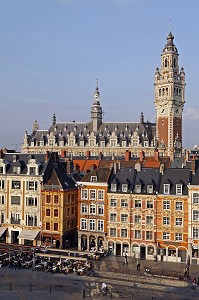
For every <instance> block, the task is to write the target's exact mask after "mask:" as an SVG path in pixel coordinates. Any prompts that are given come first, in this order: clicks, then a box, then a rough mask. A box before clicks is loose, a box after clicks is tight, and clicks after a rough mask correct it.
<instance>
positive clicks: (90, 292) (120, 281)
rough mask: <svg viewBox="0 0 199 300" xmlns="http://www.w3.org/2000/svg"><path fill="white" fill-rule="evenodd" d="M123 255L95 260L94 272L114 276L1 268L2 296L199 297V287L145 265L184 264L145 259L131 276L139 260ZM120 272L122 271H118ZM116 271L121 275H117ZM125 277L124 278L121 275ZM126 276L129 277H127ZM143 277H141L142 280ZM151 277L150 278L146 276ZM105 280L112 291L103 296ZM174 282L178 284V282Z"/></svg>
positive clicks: (20, 299) (194, 269)
mask: <svg viewBox="0 0 199 300" xmlns="http://www.w3.org/2000/svg"><path fill="white" fill-rule="evenodd" d="M123 263H124V259H123V257H114V256H108V257H104V258H102V259H101V260H99V261H94V273H95V272H96V274H97V272H99V273H100V274H104V275H106V274H107V273H109V274H111V277H112V278H111V277H109V278H106V277H103V276H102V277H94V276H77V275H75V274H68V275H64V274H49V273H45V272H41V271H33V270H32V269H19V270H18V269H17V270H16V271H15V269H14V268H8V267H2V268H1V269H0V299H6V300H7V299H8V300H26V299H28V300H29V299H30V300H40V299H42V300H55V299H60V300H62V299H63V300H64V299H68V300H72V299H74V300H76V299H77V300H79V299H84V298H85V299H94V300H95V299H96V300H98V299H104V300H107V299H127V300H152V299H153V300H158V299H165V300H167V299H176V300H191V299H199V287H197V288H196V290H192V289H191V287H190V286H189V285H188V286H187V285H185V283H184V282H182V281H179V280H171V279H170V281H169V282H164V279H161V280H159V279H158V278H155V279H154V278H153V277H149V278H147V276H144V275H143V272H142V271H143V270H144V268H145V267H148V268H150V269H151V270H152V269H153V268H154V269H157V268H165V269H167V270H175V271H176V270H177V271H180V272H182V273H183V272H184V267H185V266H184V265H183V264H176V263H166V262H154V261H146V260H145V261H141V272H140V273H141V274H140V275H139V274H138V275H135V276H134V278H133V280H129V279H128V278H127V277H126V278H125V276H126V274H129V273H130V270H135V271H136V261H133V260H132V259H130V258H128V265H124V264H123ZM117 272H120V273H118V274H119V275H118V274H117ZM190 273H191V275H192V276H194V277H196V276H198V274H199V268H198V266H191V267H190ZM115 275H117V276H116V277H115ZM120 277H121V278H120ZM125 279H126V280H125ZM138 279H140V280H138ZM146 279H147V280H146ZM102 282H106V284H107V286H108V291H109V294H108V295H107V296H103V295H102V294H101V292H100V289H101V284H102ZM174 282H175V283H176V282H177V284H174Z"/></svg>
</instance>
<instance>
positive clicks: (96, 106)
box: [91, 84, 102, 132]
mask: <svg viewBox="0 0 199 300" xmlns="http://www.w3.org/2000/svg"><path fill="white" fill-rule="evenodd" d="M91 121H92V127H93V128H92V129H93V131H94V132H96V131H98V129H99V128H100V126H101V124H102V107H101V105H100V92H99V88H98V84H97V86H96V89H95V93H94V101H93V105H92V107H91Z"/></svg>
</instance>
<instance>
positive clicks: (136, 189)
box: [135, 184, 141, 194]
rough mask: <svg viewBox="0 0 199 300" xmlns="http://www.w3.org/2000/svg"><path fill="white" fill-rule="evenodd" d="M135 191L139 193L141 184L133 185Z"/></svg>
mask: <svg viewBox="0 0 199 300" xmlns="http://www.w3.org/2000/svg"><path fill="white" fill-rule="evenodd" d="M135 193H138V194H140V193H141V184H136V185H135Z"/></svg>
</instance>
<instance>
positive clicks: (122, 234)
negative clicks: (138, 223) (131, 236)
mask: <svg viewBox="0 0 199 300" xmlns="http://www.w3.org/2000/svg"><path fill="white" fill-rule="evenodd" d="M121 237H123V238H127V229H125V228H122V229H121Z"/></svg>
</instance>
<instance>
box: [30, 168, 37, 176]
mask: <svg viewBox="0 0 199 300" xmlns="http://www.w3.org/2000/svg"><path fill="white" fill-rule="evenodd" d="M29 175H36V168H35V167H30V169H29Z"/></svg>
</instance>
